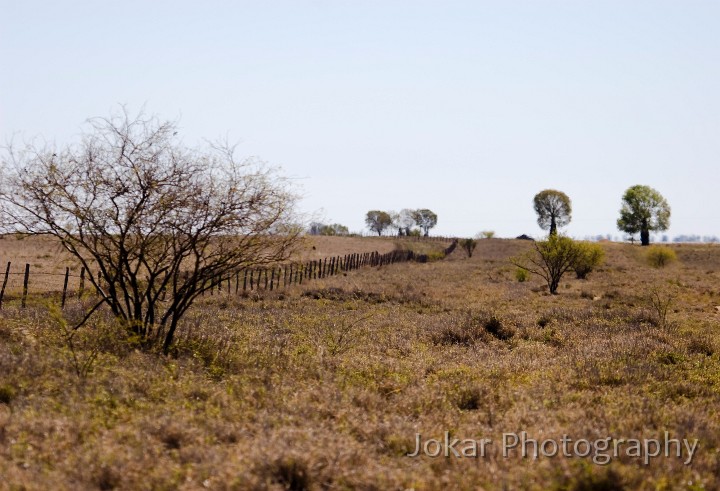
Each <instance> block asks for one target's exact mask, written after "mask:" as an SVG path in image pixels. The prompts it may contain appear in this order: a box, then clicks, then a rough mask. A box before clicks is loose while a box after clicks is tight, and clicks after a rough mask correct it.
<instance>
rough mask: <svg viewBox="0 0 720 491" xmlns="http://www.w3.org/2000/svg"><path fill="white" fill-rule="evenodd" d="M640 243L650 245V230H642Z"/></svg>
mask: <svg viewBox="0 0 720 491" xmlns="http://www.w3.org/2000/svg"><path fill="white" fill-rule="evenodd" d="M640 244H641V245H644V246H646V245H650V231H649V230H647V229H643V230H641V231H640Z"/></svg>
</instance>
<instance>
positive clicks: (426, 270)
mask: <svg viewBox="0 0 720 491" xmlns="http://www.w3.org/2000/svg"><path fill="white" fill-rule="evenodd" d="M8 240H9V239H4V241H0V242H3V243H6V242H7V241H8ZM365 240H369V239H330V238H322V239H321V240H318V241H317V242H315V243H314V245H315V246H316V249H315V251H312V249H310V250H311V251H312V253H311V254H313V253H317V254H327V255H330V254H343V253H346V252H344V251H345V250H347V252H354V251H356V250H358V249H359V250H380V249H379V247H380V245H385V244H387V246H388V247H391V248H392V247H394V241H392V240H387V239H377V241H378V242H377V243H375V242H373V243H372V246H371V247H369V248H365V247H362V246H363V245H364V244H368V245H370V242H367V243H366V242H364V241H365ZM350 241H358V242H352V244H351V243H350ZM3 247H4V246H3ZM529 247H531V246H530V245H529V244H528V243H526V242H522V241H510V240H500V239H491V240H482V241H479V243H478V247H477V249H476V251H475V254H474V255H473V257H472V258H471V259H467V258H466V256H465V254H464V253H463V252H462V251H459V250H458V251H455V252H454V253H453V254H451V255H450V256H449V257H448V258H446V259H445V260H443V261H437V262H431V263H425V264H413V263H410V264H396V265H391V266H383V267H381V268H379V269H372V270H371V269H361V270H359V271H355V272H352V273H348V274H347V275H346V276H339V277H335V278H331V279H326V280H317V281H313V282H310V283H307V284H304V285H302V286H301V287H293V288H291V289H289V290H286V291H282V292H277V291H276V292H272V293H271V292H267V293H263V292H260V293H258V292H253V294H251V295H248V296H247V297H246V298H243V297H235V296H226V295H217V294H216V295H215V296H214V297H212V298H210V297H205V298H204V299H203V301H202V302H201V304H200V305H198V306H197V307H196V308H194V309H193V310H192V312H191V313H190V314H188V318H187V319H186V322H185V324H184V325H183V326H182V331H181V332H180V333H179V339H178V343H177V346H176V349H175V351H174V353H173V356H172V357H169V358H164V357H161V356H158V355H156V354H152V353H145V352H142V351H137V350H135V349H133V347H132V345H131V344H130V343H128V341H127V340H123V339H122V336H121V335H120V334H118V332H117V330H116V329H114V324H113V320H112V319H111V318H109V317H108V316H103V315H100V316H98V317H97V318H95V322H94V323H93V325H91V326H88V328H87V329H85V330H83V332H82V335H81V336H80V337H79V338H78V339H77V340H76V343H75V345H74V355H73V351H72V350H70V348H69V347H68V345H67V343H66V342H64V340H63V337H62V335H61V333H62V331H61V330H60V329H59V324H58V323H59V322H60V319H59V318H58V317H57V314H53V312H52V309H49V308H48V307H47V306H44V305H42V304H38V303H36V304H34V306H33V307H32V308H29V309H27V310H25V311H20V310H19V309H17V308H16V307H15V306H13V305H11V306H10V307H9V308H7V309H5V310H3V311H2V313H1V314H0V449H2V450H1V451H0V475H2V476H3V486H7V487H10V488H17V489H21V488H25V489H49V488H52V489H115V488H117V489H204V488H207V489H221V490H222V489H366V490H371V489H377V490H384V489H416V490H434V489H468V490H470V489H537V490H544V489H557V490H561V489H567V490H571V489H575V490H586V489H597V490H600V489H647V490H656V489H718V488H720V477H719V476H720V453H719V452H718V449H720V419H718V417H717V408H718V407H720V406H719V404H720V354H719V353H720V333H719V332H718V321H719V320H720V312H718V310H717V309H715V306H720V287H718V284H720V282H719V281H718V280H719V279H720V247H716V246H707V245H706V246H686V245H683V246H672V247H673V249H674V250H675V251H676V252H677V255H678V261H677V262H676V263H674V264H672V265H669V266H668V267H666V268H664V269H654V268H651V267H649V266H648V265H647V264H646V263H645V261H644V257H643V254H642V250H641V248H640V247H638V246H634V247H633V246H630V245H623V244H603V247H604V248H605V252H606V262H605V264H604V265H603V266H601V267H600V268H599V269H598V270H597V271H594V272H593V273H591V274H590V275H589V277H588V279H587V280H578V279H575V278H574V275H567V276H566V277H565V278H563V281H562V282H561V285H560V289H559V295H557V296H551V295H548V294H547V293H546V287H544V286H543V284H542V283H541V282H540V280H538V279H537V278H530V279H529V281H527V282H524V283H519V282H518V281H517V280H516V279H515V274H514V268H513V266H512V265H511V264H510V263H509V262H508V260H507V259H508V258H509V257H510V256H514V255H516V254H518V253H519V252H521V251H523V250H525V249H527V248H529ZM334 248H335V249H334ZM2 251H3V255H4V254H6V253H7V251H8V249H2ZM326 251H327V252H326ZM380 251H381V252H383V251H382V250H380ZM24 253H25V254H30V255H32V254H35V255H42V254H44V252H37V251H36V252H32V253H31V252H30V251H29V250H25V251H24ZM328 253H329V254H328ZM309 257H310V256H309ZM322 257H324V256H322ZM653 292H659V293H660V294H661V295H666V297H664V298H670V299H671V305H670V308H669V310H668V313H667V318H666V319H665V322H661V321H660V319H658V317H657V315H656V312H655V311H654V310H653V303H652V293H653ZM80 313H81V306H80V305H78V304H77V302H76V301H73V302H72V304H71V306H70V308H69V309H68V312H66V314H65V315H67V316H70V317H72V316H77V315H80ZM92 356H95V359H94V361H93V362H92V363H91V369H90V370H89V371H88V372H87V373H86V374H81V375H78V374H77V373H78V372H77V371H76V370H75V366H76V364H77V363H78V362H79V363H82V362H83V361H85V360H88V359H89V357H92ZM665 430H667V431H669V432H670V433H671V434H672V435H674V436H676V437H678V438H689V439H693V438H698V439H699V448H698V450H697V452H696V455H695V458H694V459H693V462H692V464H691V465H688V466H685V465H683V463H682V461H680V460H678V459H676V458H670V459H654V460H653V461H652V462H651V463H650V465H648V466H645V465H641V464H640V463H639V461H638V459H634V458H627V457H624V458H620V459H614V460H613V461H612V462H611V463H610V464H609V465H607V466H599V465H595V464H593V463H592V462H591V461H590V460H589V459H582V458H564V457H556V458H552V459H540V460H537V461H533V460H531V459H522V458H519V457H517V456H514V457H511V458H503V457H502V455H499V454H498V453H497V452H492V451H491V452H490V453H489V454H488V455H486V456H485V457H483V458H477V459H472V458H466V459H457V458H445V457H438V458H430V457H422V458H410V457H407V456H406V455H405V454H406V453H408V452H411V451H412V450H413V449H414V437H415V434H416V433H418V432H420V433H422V434H423V435H428V436H442V435H443V432H445V431H450V432H451V433H452V434H453V435H456V436H459V437H461V438H476V439H479V438H489V439H492V440H493V441H495V442H500V441H501V438H502V434H503V433H506V432H519V431H527V432H528V433H529V434H530V435H534V436H535V437H542V438H548V437H555V438H559V437H560V436H561V435H563V434H568V435H571V436H573V437H575V438H588V439H596V438H598V437H601V436H606V435H607V436H615V437H618V438H643V437H657V436H658V435H662V432H663V431H665Z"/></svg>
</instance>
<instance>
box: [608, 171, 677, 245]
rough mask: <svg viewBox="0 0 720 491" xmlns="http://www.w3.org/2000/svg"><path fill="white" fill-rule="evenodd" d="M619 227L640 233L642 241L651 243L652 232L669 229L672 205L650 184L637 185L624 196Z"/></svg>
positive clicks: (633, 232)
mask: <svg viewBox="0 0 720 491" xmlns="http://www.w3.org/2000/svg"><path fill="white" fill-rule="evenodd" d="M617 226H618V229H619V230H621V231H622V232H626V233H628V234H636V233H638V232H639V233H640V243H641V244H642V245H644V246H647V245H649V244H650V232H655V231H663V230H667V229H668V227H669V226H670V205H668V203H667V201H666V200H665V198H663V196H662V195H661V194H660V193H659V192H657V191H656V190H655V189H653V188H651V187H649V186H642V185H636V186H632V187H630V188H628V189H627V191H625V194H624V195H623V197H622V207H621V208H620V218H618V221H617Z"/></svg>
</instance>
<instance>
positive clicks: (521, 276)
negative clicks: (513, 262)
mask: <svg viewBox="0 0 720 491" xmlns="http://www.w3.org/2000/svg"><path fill="white" fill-rule="evenodd" d="M515 279H516V280H518V281H519V282H520V283H524V282H526V281H527V279H528V272H527V270H526V269H522V268H517V269H516V270H515Z"/></svg>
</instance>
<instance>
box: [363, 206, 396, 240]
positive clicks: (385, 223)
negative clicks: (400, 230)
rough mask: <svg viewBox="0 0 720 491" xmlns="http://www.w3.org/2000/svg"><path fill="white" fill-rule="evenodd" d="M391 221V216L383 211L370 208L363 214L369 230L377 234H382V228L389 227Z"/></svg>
mask: <svg viewBox="0 0 720 491" xmlns="http://www.w3.org/2000/svg"><path fill="white" fill-rule="evenodd" d="M392 223H393V221H392V217H391V216H390V214H389V213H387V212H385V211H380V210H370V211H368V212H367V215H365V224H366V225H367V227H368V228H369V229H370V230H371V231H373V232H377V234H378V236H380V235H382V233H383V230H385V229H386V228H388V227H391V226H392Z"/></svg>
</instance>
